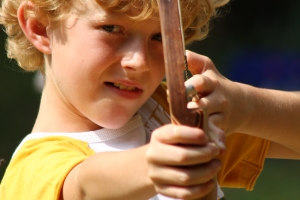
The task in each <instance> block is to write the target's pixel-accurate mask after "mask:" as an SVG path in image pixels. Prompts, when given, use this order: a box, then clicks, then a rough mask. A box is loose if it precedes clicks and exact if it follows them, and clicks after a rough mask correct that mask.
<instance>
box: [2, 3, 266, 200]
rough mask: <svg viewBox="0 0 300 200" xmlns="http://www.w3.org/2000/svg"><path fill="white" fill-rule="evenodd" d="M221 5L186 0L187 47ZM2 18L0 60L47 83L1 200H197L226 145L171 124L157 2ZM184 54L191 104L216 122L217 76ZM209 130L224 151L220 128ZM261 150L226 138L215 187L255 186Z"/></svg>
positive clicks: (253, 142)
mask: <svg viewBox="0 0 300 200" xmlns="http://www.w3.org/2000/svg"><path fill="white" fill-rule="evenodd" d="M225 3H226V1H224V2H222V1H213V0H212V1H210V0H194V1H182V4H183V6H182V12H183V13H184V14H183V16H184V18H183V23H184V27H186V28H185V39H186V41H187V42H191V41H193V40H194V39H196V38H197V39H199V38H202V37H204V36H205V35H206V33H207V26H208V21H206V19H209V18H210V17H211V16H212V15H214V11H215V9H216V8H217V7H218V6H221V5H223V4H225ZM208 11H211V12H208ZM0 16H1V21H0V22H1V24H3V25H4V26H5V28H6V32H7V34H8V43H7V50H8V56H9V57H10V58H14V59H16V60H17V61H18V63H19V65H20V66H21V67H22V68H24V69H26V70H29V71H34V70H40V71H42V72H43V73H44V77H45V87H44V89H43V93H42V98H41V104H40V110H39V113H38V116H37V119H36V122H35V124H34V127H33V130H32V133H31V134H29V135H28V136H26V137H25V139H24V140H23V141H22V143H21V144H20V145H19V147H18V148H17V149H16V151H15V153H14V155H13V158H12V160H11V162H10V164H9V166H8V168H7V170H6V173H5V175H4V178H3V180H2V182H1V186H0V199H1V200H2V199H3V200H5V199H28V198H30V199H64V200H68V199H167V198H168V197H170V198H184V199H195V198H200V197H203V196H204V195H206V194H207V193H208V192H209V191H210V190H211V189H212V187H213V181H212V180H213V178H214V177H215V176H216V174H217V172H218V171H219V170H220V168H221V164H220V161H219V160H217V159H215V156H217V155H219V154H220V152H221V151H223V149H220V148H219V147H218V146H217V145H215V144H212V143H209V142H208V139H207V136H206V135H205V133H204V132H203V130H201V129H198V128H192V127H186V126H179V125H172V124H170V117H169V115H168V104H167V101H166V99H167V98H166V95H165V87H164V84H163V83H161V81H162V79H163V77H164V75H165V71H164V67H163V66H164V62H163V52H162V43H161V34H160V32H161V30H160V24H159V20H158V18H159V16H158V11H157V4H156V1H154V0H110V1H107V0H105V1H104V0H103V1H102V0H98V1H93V0H72V1H71V0H70V1H68V0H57V1H43V0H32V1H25V0H18V1H9V0H3V2H2V9H1V12H0ZM204 19H205V21H203V20H204ZM195 27H198V28H195ZM187 57H188V62H189V65H190V67H191V71H192V72H193V74H195V76H193V77H192V78H191V79H189V80H188V81H187V82H186V84H187V85H193V86H194V87H195V88H196V90H197V92H198V93H201V94H205V95H206V96H205V97H203V98H202V99H201V100H200V101H199V102H196V103H194V106H199V105H201V106H202V105H203V104H206V106H207V109H208V112H209V114H211V121H214V122H215V123H216V124H218V123H219V124H220V123H221V122H220V121H218V119H221V121H222V123H221V124H222V125H223V124H224V121H225V122H226V120H223V118H222V114H223V112H224V113H226V105H225V104H224V102H226V101H227V96H226V95H224V93H222V89H223V88H222V87H220V85H219V82H218V81H219V80H220V81H222V80H223V79H224V78H223V77H221V76H220V75H219V74H218V72H217V71H216V69H215V68H214V66H213V64H212V62H211V61H210V60H209V59H207V58H205V57H203V56H200V55H197V54H194V53H192V52H187ZM201 73H202V74H203V75H200V74H201ZM196 74H197V75H196ZM224 91H226V90H224ZM217 97H218V98H217ZM192 106H193V105H192ZM220 113H221V116H220V115H219V114H220ZM228 120H229V119H228ZM209 125H210V131H213V132H215V133H216V134H217V135H219V140H220V141H219V143H220V144H222V143H223V142H224V132H223V131H222V130H221V129H218V128H217V127H215V126H214V124H212V123H210V124H209ZM224 129H225V128H224ZM225 130H227V128H226V129H225ZM152 132H153V134H152ZM151 134H152V135H151ZM150 136H151V140H150ZM241 141H242V142H243V146H242V147H241V146H240V145H239V144H240V142H241ZM269 145H270V142H269V141H268V140H264V139H259V138H256V137H250V136H247V135H239V134H232V135H230V136H229V137H228V139H227V142H226V148H227V150H226V154H224V155H222V157H220V158H219V159H220V160H221V161H222V169H221V170H220V171H219V173H218V180H219V184H222V185H226V186H234V187H245V188H247V189H251V188H252V187H253V184H254V182H255V180H256V178H257V176H258V174H259V172H260V171H261V168H262V165H263V161H264V158H265V157H266V154H267V153H268V147H269ZM219 146H222V145H219ZM245 163H251V165H246V166H245ZM237 177H238V178H237ZM158 193H159V195H157V194H158ZM219 194H220V195H219V198H222V194H221V192H220V193H219ZM166 196H168V197H166Z"/></svg>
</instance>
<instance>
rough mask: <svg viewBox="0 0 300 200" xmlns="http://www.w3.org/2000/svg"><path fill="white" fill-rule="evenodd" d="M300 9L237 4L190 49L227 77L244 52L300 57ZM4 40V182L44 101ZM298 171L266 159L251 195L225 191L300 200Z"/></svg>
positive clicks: (263, 0) (273, 2)
mask: <svg viewBox="0 0 300 200" xmlns="http://www.w3.org/2000/svg"><path fill="white" fill-rule="evenodd" d="M299 10H300V1H298V0H287V1H282V0H251V1H245V0H244V1H243V0H233V1H232V2H231V3H230V5H229V6H227V7H226V8H225V9H223V13H225V14H224V16H223V17H219V18H217V19H215V20H214V22H213V23H212V30H211V32H210V34H209V36H208V37H207V39H205V40H203V41H201V42H197V43H194V44H193V45H192V46H190V47H189V48H190V49H192V50H194V51H197V52H199V53H201V54H204V55H207V56H208V57H210V58H211V59H212V60H213V61H214V63H215V64H216V66H217V68H218V69H219V70H220V71H221V72H222V74H224V75H225V76H226V75H227V74H228V73H229V72H230V70H231V66H230V62H229V60H230V59H231V58H232V57H233V55H236V54H237V53H238V52H240V51H243V50H245V49H246V50H247V49H251V48H255V49H272V50H274V49H275V50H279V51H282V50H284V51H292V52H294V53H295V52H296V53H298V54H299V55H300V37H299V34H300V12H299ZM5 37H6V36H5V34H4V32H3V31H0V158H5V159H6V161H7V162H6V163H5V164H4V165H3V166H2V167H0V180H1V179H2V176H3V174H4V171H5V168H6V167H7V165H8V162H9V160H10V157H11V155H12V153H13V151H14V149H15V148H16V146H17V145H18V144H19V142H20V141H21V140H22V138H23V137H24V136H25V135H26V134H28V133H30V131H31V128H32V126H33V123H34V120H35V117H36V114H37V111H38V104H39V99H40V94H39V93H38V92H36V91H35V89H34V88H33V73H26V72H23V71H22V70H20V69H19V68H18V67H17V65H16V63H15V62H14V61H11V60H9V59H7V57H6V53H5V49H4V42H5ZM62 56H63V55H62ZM299 57H300V56H299ZM299 67H300V66H299ZM287 68H288V66H287ZM299 77H300V74H299ZM279 114H280V113H279ZM299 145H300V144H299ZM299 169H300V161H292V160H266V163H265V167H264V170H263V172H262V174H261V176H260V177H259V179H258V182H257V184H256V186H255V188H254V190H253V191H245V190H243V189H224V192H225V194H226V197H227V199H229V200H250V199H251V200H299V199H300V190H299V188H300V179H299V178H300V170H299Z"/></svg>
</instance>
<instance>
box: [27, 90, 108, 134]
mask: <svg viewBox="0 0 300 200" xmlns="http://www.w3.org/2000/svg"><path fill="white" fill-rule="evenodd" d="M59 104H60V103H59V101H56V99H55V97H53V96H51V94H49V93H48V91H47V89H46V88H44V91H43V93H42V98H41V103H40V108H39V112H38V116H37V118H36V121H35V124H34V127H33V129H32V132H85V131H93V130H98V129H101V128H102V127H100V126H98V125H97V124H95V123H93V122H91V121H90V120H89V119H87V118H84V117H83V116H79V115H76V114H75V113H71V112H70V111H68V110H67V109H64V107H63V106H60V105H59Z"/></svg>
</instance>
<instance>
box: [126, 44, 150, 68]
mask: <svg viewBox="0 0 300 200" xmlns="http://www.w3.org/2000/svg"><path fill="white" fill-rule="evenodd" d="M130 46H131V47H130V48H127V51H126V52H125V53H124V55H123V58H122V60H121V65H122V67H123V68H125V69H128V70H134V71H148V70H149V69H150V66H149V60H148V56H149V55H148V51H147V47H146V45H143V44H141V43H138V44H135V45H134V44H131V45H130Z"/></svg>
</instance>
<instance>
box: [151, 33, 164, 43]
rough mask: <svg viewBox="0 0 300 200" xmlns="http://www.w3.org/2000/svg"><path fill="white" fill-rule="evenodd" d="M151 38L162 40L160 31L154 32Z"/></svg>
mask: <svg viewBox="0 0 300 200" xmlns="http://www.w3.org/2000/svg"><path fill="white" fill-rule="evenodd" d="M153 39H154V40H158V41H160V42H161V41H162V36H161V33H158V34H155V35H154V36H153Z"/></svg>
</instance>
